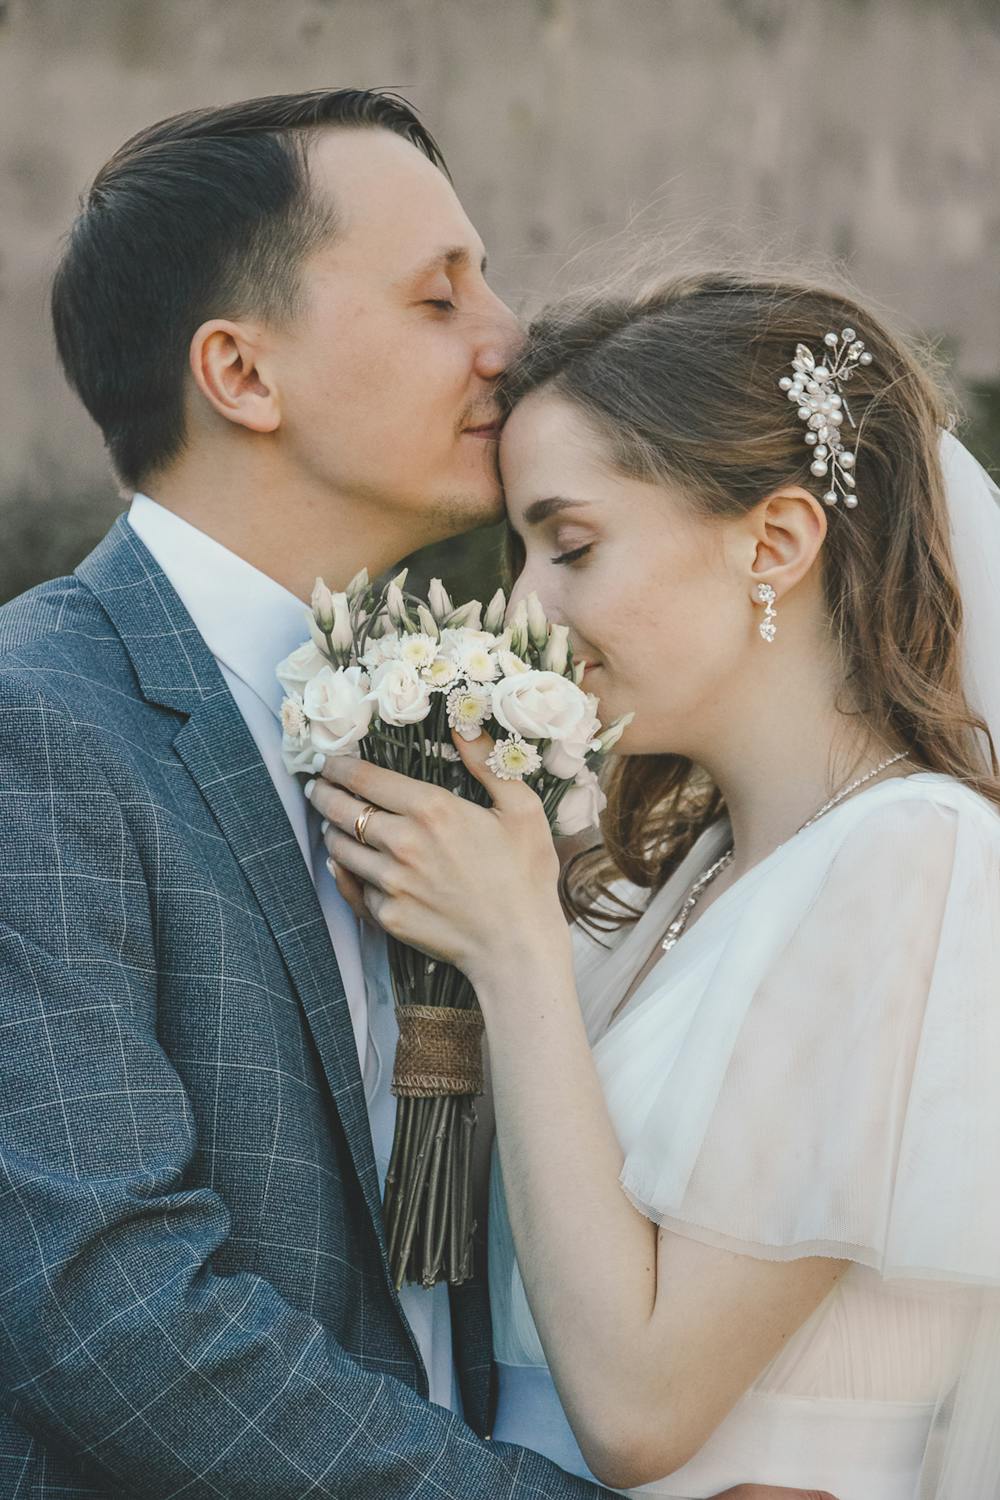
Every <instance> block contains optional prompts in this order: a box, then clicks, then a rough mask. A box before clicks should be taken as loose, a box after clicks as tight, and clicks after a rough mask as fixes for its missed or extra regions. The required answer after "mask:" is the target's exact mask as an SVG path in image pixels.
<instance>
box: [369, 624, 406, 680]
mask: <svg viewBox="0 0 1000 1500" xmlns="http://www.w3.org/2000/svg"><path fill="white" fill-rule="evenodd" d="M398 657H399V636H398V635H397V633H396V631H394V630H391V631H389V632H388V633H387V634H386V635H382V636H379V638H378V640H376V641H369V643H368V646H367V648H366V650H365V651H364V652H363V653H362V656H361V665H362V666H363V667H367V668H368V670H369V672H374V671H375V669H376V668H377V667H380V666H381V665H382V663H383V662H384V661H396V660H397V659H398Z"/></svg>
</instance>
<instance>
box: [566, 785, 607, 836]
mask: <svg viewBox="0 0 1000 1500" xmlns="http://www.w3.org/2000/svg"><path fill="white" fill-rule="evenodd" d="M607 803H608V799H607V797H605V795H604V793H603V792H602V790H601V784H600V782H599V781H598V779H597V776H596V775H595V774H594V772H593V771H587V770H583V771H581V772H580V774H579V775H578V776H577V778H576V780H575V781H574V783H573V785H572V786H571V787H570V789H569V791H568V792H566V793H565V795H564V796H563V799H562V801H561V802H560V803H559V806H558V807H557V809H556V825H555V831H556V833H557V834H558V835H559V837H560V838H572V836H573V835H574V834H575V833H584V832H586V830H587V829H588V828H596V827H597V823H598V819H599V818H600V816H601V813H602V812H603V811H604V809H605V807H606V806H607Z"/></svg>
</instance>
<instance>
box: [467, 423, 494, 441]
mask: <svg viewBox="0 0 1000 1500" xmlns="http://www.w3.org/2000/svg"><path fill="white" fill-rule="evenodd" d="M462 431H463V432H464V433H465V434H466V436H467V437H477V438H485V439H486V440H487V441H490V442H494V443H495V442H496V441H497V439H498V438H499V436H500V423H499V422H484V423H483V424H482V426H481V427H463V429H462Z"/></svg>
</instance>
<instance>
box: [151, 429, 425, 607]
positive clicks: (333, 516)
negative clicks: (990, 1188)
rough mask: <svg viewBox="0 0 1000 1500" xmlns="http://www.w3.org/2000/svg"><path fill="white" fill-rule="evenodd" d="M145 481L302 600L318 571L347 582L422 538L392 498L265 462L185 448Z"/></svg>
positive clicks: (330, 580) (387, 563)
mask: <svg viewBox="0 0 1000 1500" xmlns="http://www.w3.org/2000/svg"><path fill="white" fill-rule="evenodd" d="M142 488H143V490H144V491H145V493H147V494H148V495H149V496H150V498H151V499H152V500H155V501H156V502H157V504H158V505H162V506H164V508H165V509H167V510H170V511H173V512H174V514H175V515H178V516H180V517H181V519H182V520H184V521H187V522H188V523H189V525H191V526H195V527H197V529H198V530H199V531H203V532H205V534H206V535H207V536H210V537H212V539H213V540H214V541H217V542H219V543H220V544H221V545H222V546H223V547H226V548H227V549H228V550H229V551H230V552H233V553H235V554H236V556H237V557H241V558H243V560H244V561H245V562H248V563H250V564H251V565H252V566H253V567H255V568H257V569H258V570H259V571H260V572H261V573H265V574H267V576H268V577H269V578H273V579H274V580H275V582H276V583H280V584H281V585H282V587H283V588H286V589H288V590H289V592H290V593H293V594H295V595H296V596H297V597H298V598H300V599H303V600H308V599H309V597H310V595H311V593H312V588H313V584H314V583H315V581H316V578H317V577H322V578H323V579H324V580H325V581H326V583H327V584H328V586H329V587H330V588H332V589H334V590H337V589H343V588H344V587H346V585H347V583H348V582H349V581H350V579H351V578H353V577H354V575H355V573H357V572H359V571H360V569H361V568H367V569H368V571H369V573H370V574H371V576H372V577H375V576H376V575H377V574H378V573H380V572H383V571H384V570H385V569H387V568H389V567H391V566H392V565H393V564H394V563H396V562H398V561H399V559H400V558H402V557H405V556H406V555H407V554H408V553H410V552H413V551H415V550H416V549H417V548H418V547H420V546H421V545H423V541H424V538H423V537H421V536H420V535H419V534H417V529H416V528H415V527H414V526H413V524H412V521H410V520H409V518H408V517H407V516H406V514H405V513H403V514H402V515H394V513H393V511H392V508H391V506H388V505H378V504H376V502H375V500H374V498H373V499H371V500H368V501H361V500H358V499H357V498H355V497H352V496H345V495H339V494H336V493H334V492H332V491H331V490H330V489H329V488H326V487H322V486H320V485H318V484H317V483H316V482H315V481H311V480H309V479H308V478H306V477H304V476H302V475H301V474H296V475H290V474H288V473H287V472H282V471H279V470H278V469H277V468H276V467H275V466H273V465H269V464H267V463H264V464H256V465H253V466H252V467H248V466H247V465H245V464H244V465H238V464H231V463H228V462H227V463H224V464H217V463H212V462H206V461H205V460H204V459H201V458H198V457H196V456H194V455H184V456H183V457H182V458H181V459H179V460H178V461H177V462H176V463H174V464H172V465H171V466H170V468H169V469H168V470H166V471H164V472H162V473H161V474H159V475H157V476H155V477H152V478H150V479H149V480H148V482H147V483H146V484H145V485H143V486H142Z"/></svg>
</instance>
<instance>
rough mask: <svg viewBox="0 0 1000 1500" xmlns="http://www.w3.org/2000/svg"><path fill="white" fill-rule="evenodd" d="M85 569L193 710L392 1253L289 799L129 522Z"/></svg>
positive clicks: (235, 841)
mask: <svg viewBox="0 0 1000 1500" xmlns="http://www.w3.org/2000/svg"><path fill="white" fill-rule="evenodd" d="M77 574H78V576H79V577H80V578H81V580H82V581H83V582H84V583H85V584H86V585H87V587H88V588H90V589H91V591H92V592H93V593H94V594H95V595H96V596H97V597H98V598H99V600H100V602H101V605H102V607H103V608H104V609H105V610H106V612H107V614H108V615H109V617H110V618H111V620H112V623H113V624H114V626H115V628H116V629H117V631H118V633H119V635H120V636H121V639H122V642H123V644H124V646H125V648H126V650H127V651H128V653H129V656H130V657H131V660H132V663H133V666H134V668H135V671H136V675H137V677H138V679H139V686H140V688H141V690H142V693H143V696H144V697H145V698H146V699H147V700H148V701H149V702H151V703H155V704H158V705H159V706H160V707H163V708H169V709H172V710H174V711H175V712H178V713H180V714H183V715H185V716H186V723H184V724H183V725H182V726H181V728H180V730H179V732H178V734H177V736H176V738H175V740H174V749H175V750H176V752H177V754H178V756H179V757H180V759H181V761H182V762H183V764H184V766H185V767H186V769H187V771H188V773H189V774H190V776H191V777H192V779H193V780H194V782H195V783H196V784H197V786H198V788H199V791H200V792H201V795H202V796H203V797H204V799H205V801H206V803H207V804H208V806H209V808H210V809H211V812H212V815H213V817H214V818H215V820H216V822H217V823H218V825H219V828H220V829H221V831H222V834H223V837H224V838H225V839H226V842H227V843H228V844H229V847H230V848H231V850H232V851H233V854H234V856H235V858H236V859H237V861H238V862H239V865H240V868H241V870H242V871H243V874H244V876H245V877H246V879H247V881H248V883H249V885H250V887H251V889H252V890H253V892H254V895H255V896H256V899H257V901H258V903H259V905H260V909H261V911H262V913H263V915H264V918H265V920H266V922H267V924H268V927H269V928H270V930H271V933H272V935H273V937H274V940H275V942H276V943H277V945H278V948H279V949H280V951H281V955H282V958H283V959H284V962H285V965H286V968H287V970H288V973H289V975H290V977H291V980H292V985H293V987H294V989H295V992H296V994H297V996H298V999H299V1001H300V1003H301V1005H302V1009H303V1011H304V1013H305V1017H306V1020H307V1022H308V1025H309V1028H310V1030H311V1032H312V1035H313V1039H314V1041H315V1044H316V1048H317V1051H318V1054H319V1057H320V1060H321V1062H322V1065H323V1069H324V1072H325V1074H326V1078H327V1081H328V1083H329V1086H330V1090H331V1092H332V1094H333V1097H334V1101H335V1103H336V1107H337V1112H338V1114H339V1116H340V1120H341V1123H342V1125H343V1128H344V1133H345V1135H346V1137H347V1142H348V1146H349V1148H350V1151H351V1156H352V1159H353V1162H354V1167H355V1171H356V1172H357V1176H358V1181H359V1183H360V1185H361V1189H362V1192H363V1194H364V1197H365V1202H366V1204H367V1206H368V1210H369V1213H370V1214H371V1217H372V1221H373V1224H374V1227H375V1231H376V1234H377V1235H378V1238H379V1242H380V1244H381V1245H382V1249H383V1254H384V1253H385V1238H384V1230H383V1225H382V1212H381V1203H380V1198H379V1185H378V1173H377V1170H376V1167H375V1158H374V1153H373V1151H372V1142H371V1127H370V1125H369V1121H368V1111H367V1107H366V1104H365V1096H364V1085H363V1082H362V1078H361V1070H360V1065H359V1062H358V1053H357V1046H356V1043H355V1039H354V1031H353V1027H352V1025H351V1018H350V1012H349V1009H348V1004H347V999H346V996H345V994H344V986H343V981H342V979H341V975H340V970H339V968H338V966H337V960H336V957H335V955H334V951H333V946H332V944H331V942H330V935H329V932H328V929H327V926H326V922H325V920H324V917H323V913H322V909H321V907H320V904H319V899H318V897H317V895H316V891H315V888H314V886H313V883H312V880H311V879H310V876H309V872H308V870H307V868H306V865H305V861H304V860H303V858H302V852H301V850H300V848H299V845H298V842H297V840H296V838H295V835H294V833H293V831H292V828H291V826H290V824H289V822H288V819H287V817H286V816H285V810H284V808H283V807H282V805H281V799H280V797H279V796H278V793H277V791H276V790H275V787H274V785H273V783H272V781H271V777H270V773H269V772H268V770H267V767H266V766H265V765H264V763H263V761H262V760H261V757H260V754H259V752H258V750H257V746H256V744H255V742H254V739H253V736H252V735H251V733H250V731H249V729H248V728H247V725H246V723H245V721H244V719H243V716H242V714H241V713H240V711H239V709H238V707H237V706H236V703H235V702H234V700H233V697H232V694H231V693H230V692H229V689H228V687H227V686H226V683H225V680H224V678H223V676H222V674H221V672H220V671H219V668H218V666H217V664H216V662H215V659H214V658H213V656H212V654H211V652H210V651H209V650H208V647H207V646H206V645H205V642H204V641H203V640H202V637H201V635H200V634H199V632H198V630H197V629H196V627H195V625H194V623H193V622H192V620H191V618H190V616H189V615H188V613H187V611H186V610H185V609H184V606H183V605H182V604H181V601H180V600H179V599H178V597H177V595H176V593H175V592H174V590H173V588H172V587H171V585H170V582H169V580H168V579H167V577H166V574H165V573H163V571H162V570H161V569H160V568H159V567H158V566H157V564H156V562H155V561H154V559H153V557H152V555H151V554H150V553H149V552H148V551H147V549H146V548H145V547H144V546H143V545H142V543H141V542H140V541H139V539H138V537H137V536H135V534H134V533H133V532H132V530H131V528H130V527H129V525H128V523H127V521H125V519H124V518H123V517H122V518H119V520H118V521H117V522H116V523H115V525H114V527H113V528H112V529H111V531H110V532H109V533H108V535H107V536H106V537H105V539H104V541H103V542H102V543H101V544H100V546H99V547H98V548H97V549H96V551H94V552H93V553H91V555H90V557H88V558H86V559H85V560H84V562H83V563H81V564H80V567H79V568H78V569H77Z"/></svg>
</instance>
